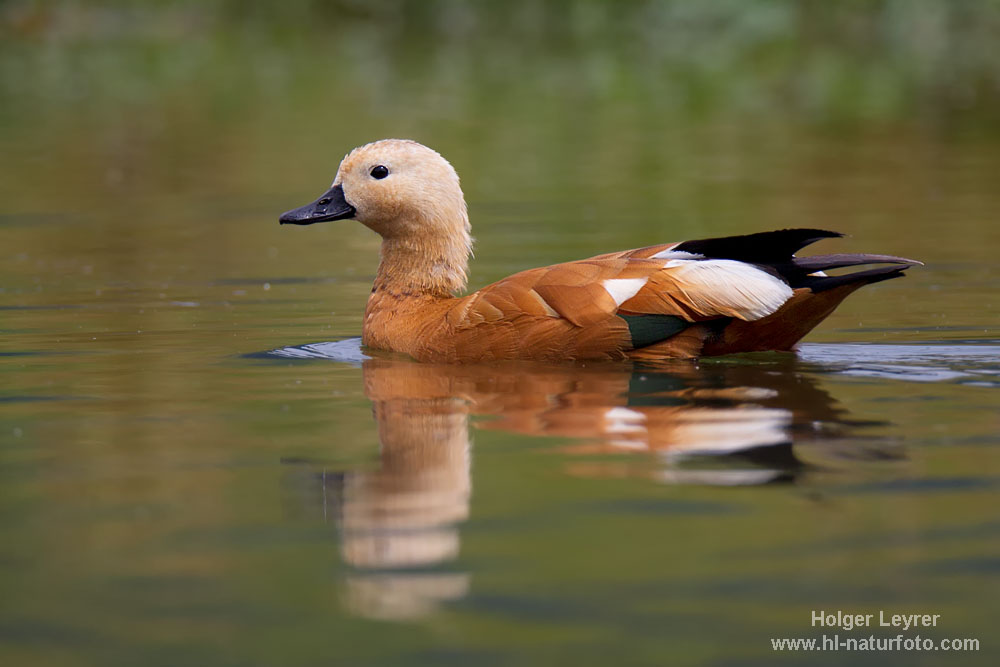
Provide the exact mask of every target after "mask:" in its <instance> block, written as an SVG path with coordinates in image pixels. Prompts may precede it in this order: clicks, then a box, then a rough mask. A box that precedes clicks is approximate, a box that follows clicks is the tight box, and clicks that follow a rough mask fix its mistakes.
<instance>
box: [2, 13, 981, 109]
mask: <svg viewBox="0 0 1000 667" xmlns="http://www.w3.org/2000/svg"><path fill="white" fill-rule="evenodd" d="M998 34H1000V2H998V1H997V0H850V1H844V2H828V1H827V0H801V1H785V0H714V1H712V2H690V1H688V0H628V1H624V2H601V1H598V0H582V1H576V2H571V1H568V0H505V1H484V2H476V3H471V2H464V1H462V0H431V1H422V0H420V1H411V0H385V1H383V2H368V1H366V0H334V1H332V2H323V1H320V0H284V1H283V2H280V3H274V2H269V1H266V0H245V1H243V0H173V1H167V0H159V1H156V0H154V1H146V2H133V1H129V0H104V1H101V0H86V1H85V0H48V1H46V0H6V1H0V118H2V117H4V116H11V115H17V114H29V115H34V114H38V113H45V112H46V111H48V110H50V109H52V108H58V109H62V108H64V107H65V105H72V106H73V107H74V109H75V110H76V111H77V112H78V113H80V114H86V113H89V112H96V113H104V112H106V111H107V110H108V108H109V107H114V106H121V105H125V106H129V105H137V104H138V105H155V104H160V103H162V102H163V101H165V100H169V99H171V98H176V97H177V96H184V95H185V91H186V90H189V89H191V87H194V88H196V89H198V90H199V91H200V94H201V95H205V94H206V93H207V95H208V97H207V98H204V99H198V100H192V101H191V104H194V105H195V106H198V107H199V108H205V109H211V110H212V113H216V114H219V113H225V112H226V109H229V110H230V111H235V108H234V107H238V106H239V105H240V104H242V103H245V102H246V101H247V100H248V99H253V98H260V99H273V98H274V97H276V96H281V97H285V98H287V97H288V96H295V97H296V98H298V99H303V98H304V97H308V96H309V90H310V89H322V88H324V87H326V86H331V85H341V86H344V87H345V88H344V91H343V93H344V99H345V101H350V102H351V103H353V104H358V103H360V104H364V105H365V106H366V108H367V109H368V110H370V111H371V112H373V113H380V112H382V113H384V112H385V111H386V108H392V106H393V105H394V104H397V103H402V102H405V103H406V104H407V105H408V106H409V107H410V112H411V113H417V114H420V113H429V114H431V115H434V116H444V117H448V118H451V119H460V118H463V117H465V116H466V115H468V114H472V115H475V113H477V112H478V111H480V110H483V109H495V108H496V106H497V105H499V106H500V107H502V108H504V109H517V110H520V111H521V112H530V111H532V110H534V111H535V112H539V113H543V114H544V113H546V112H549V113H556V114H557V115H558V114H560V113H565V111H566V109H567V108H569V109H572V108H573V107H579V106H581V105H583V106H587V105H615V104H620V103H621V101H622V100H628V101H630V102H631V103H634V104H640V105H643V106H646V107H649V108H651V109H653V110H655V111H656V112H657V113H663V114H671V115H674V116H680V117H684V116H692V117H697V118H705V117H718V116H722V117H739V118H746V117H748V116H750V117H755V118H762V119H772V120H773V119H783V118H796V119H804V120H807V121H817V122H834V123H853V122H869V121H879V122H881V121H904V122H917V123H927V124H934V125H945V126H947V125H949V124H952V123H953V122H954V121H955V120H956V119H960V120H961V121H962V122H963V123H964V122H965V121H968V120H970V119H974V120H977V121H979V122H978V123H977V125H981V126H984V127H989V126H991V125H992V122H991V121H992V116H993V115H994V114H995V111H996V110H997V108H998V106H1000V57H998V55H997V35H998ZM206 84H211V85H206ZM567 105H571V106H569V107H567ZM553 107H554V108H555V109H556V110H555V111H553Z"/></svg>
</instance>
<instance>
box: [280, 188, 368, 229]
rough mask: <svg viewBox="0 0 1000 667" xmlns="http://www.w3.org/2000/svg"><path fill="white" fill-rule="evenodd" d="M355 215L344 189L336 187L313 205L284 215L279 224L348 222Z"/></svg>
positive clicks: (301, 207) (307, 205)
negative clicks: (345, 196)
mask: <svg viewBox="0 0 1000 667" xmlns="http://www.w3.org/2000/svg"><path fill="white" fill-rule="evenodd" d="M355 213H356V211H355V210H354V207H353V206H351V205H350V204H348V203H347V200H346V199H345V198H344V189H343V188H342V187H341V186H340V185H336V186H334V187H332V188H330V190H328V191H327V192H325V193H324V194H323V196H322V197H320V198H319V199H317V200H316V201H314V202H312V203H311V204H306V205H305V206H300V207H299V208H296V209H292V210H291V211H285V212H284V213H282V214H281V216H280V217H279V218H278V224H279V225H312V224H315V223H317V222H328V221H330V220H346V219H348V218H353V217H354V214H355Z"/></svg>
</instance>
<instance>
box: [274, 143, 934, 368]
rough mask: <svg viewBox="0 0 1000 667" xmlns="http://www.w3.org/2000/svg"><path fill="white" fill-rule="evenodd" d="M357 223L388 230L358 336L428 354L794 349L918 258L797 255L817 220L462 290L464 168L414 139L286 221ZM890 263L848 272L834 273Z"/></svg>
mask: <svg viewBox="0 0 1000 667" xmlns="http://www.w3.org/2000/svg"><path fill="white" fill-rule="evenodd" d="M348 219H353V220H357V221H358V222H360V223H361V224H363V225H365V226H366V227H368V228H370V229H372V230H374V231H375V232H377V233H378V234H380V235H381V236H382V248H381V260H380V262H379V266H378V271H377V273H376V276H375V284H374V286H373V287H372V291H371V296H370V297H369V298H368V305H367V307H366V308H365V315H364V325H363V332H362V342H363V343H364V344H365V345H367V346H369V347H371V348H378V349H383V350H392V351H396V352H403V353H406V354H409V355H410V356H412V357H414V358H416V359H418V360H421V361H444V362H471V361H485V360H494V359H537V360H568V359H626V358H637V359H656V358H664V357H686V358H693V357H700V356H708V355H720V354H730V353H736V352H749V351H757V350H789V349H791V348H792V346H793V345H795V343H797V342H798V341H799V339H801V338H802V337H803V336H804V335H805V334H806V333H808V332H809V331H810V330H811V329H812V328H813V327H815V326H816V325H817V324H819V323H820V322H821V321H822V320H823V319H824V318H825V317H826V316H827V315H829V314H830V313H831V312H832V311H833V310H834V308H836V307H837V306H838V305H839V304H840V302H841V301H843V300H844V298H846V297H847V295H848V294H850V293H851V292H853V291H854V290H856V289H858V288H859V287H861V286H863V285H868V284H871V283H874V282H878V281H881V280H887V279H889V278H897V277H900V276H902V275H903V271H904V270H905V269H907V268H909V267H911V266H913V265H915V264H919V263H920V262H917V261H914V260H910V259H905V258H903V257H892V256H889V255H866V254H839V255H814V256H810V257H796V256H795V253H796V252H798V251H799V250H800V249H801V248H803V247H805V246H806V245H809V244H810V243H813V242H815V241H818V240H820V239H825V238H832V237H838V236H842V235H841V234H839V233H837V232H829V231H824V230H821V229H783V230H779V231H770V232H760V233H756V234H748V235H745V236H730V237H724V238H713V239H702V240H697V241H685V242H681V243H668V244H664V245H656V246H649V247H647V248H638V249H635V250H624V251H620V252H613V253H608V254H604V255H597V256H596V257H591V258H589V259H583V260H579V261H575V262H567V263H564V264H555V265H552V266H546V267H543V268H538V269H529V270H527V271H522V272H521V273H517V274H514V275H512V276H510V277H509V278H504V279H503V280H501V281H499V282H496V283H493V284H492V285H487V286H486V287H484V288H482V289H481V290H479V291H478V292H474V293H472V294H468V295H465V296H456V294H457V293H459V292H461V291H462V290H463V289H464V288H465V286H466V279H467V271H468V261H469V256H470V255H471V253H472V237H471V236H470V233H469V232H470V228H469V216H468V212H467V209H466V205H465V197H464V195H463V194H462V188H461V186H460V185H459V179H458V174H456V173H455V170H454V169H453V168H452V166H451V165H450V164H449V163H448V161H447V160H445V159H444V158H443V157H441V155H439V154H438V153H437V152H435V151H433V150H431V149H430V148H427V147H426V146H423V145H421V144H419V143H417V142H415V141H407V140H401V139H386V140H382V141H376V142H374V143H370V144H366V145H364V146H361V147H359V148H356V149H354V150H353V151H351V152H350V153H349V154H348V155H347V156H346V157H345V158H344V160H343V161H342V162H341V163H340V168H339V169H338V171H337V176H336V178H335V179H334V181H333V185H332V186H331V188H330V189H329V190H328V191H327V192H326V193H324V194H323V196H322V197H320V198H319V199H317V200H316V201H314V202H312V203H310V204H306V205H305V206H302V207H300V208H297V209H294V210H292V211H288V212H287V213H285V214H283V215H282V216H281V218H280V221H281V223H282V224H286V223H287V224H296V225H311V224H313V223H317V222H326V221H331V220H348ZM863 264H884V265H886V266H880V267H877V268H872V269H868V270H863V271H857V272H854V273H848V274H846V275H837V276H827V275H826V274H825V273H823V272H824V271H825V270H828V269H835V268H840V267H847V266H859V265H863Z"/></svg>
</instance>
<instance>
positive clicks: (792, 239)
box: [448, 229, 913, 356]
mask: <svg viewBox="0 0 1000 667" xmlns="http://www.w3.org/2000/svg"><path fill="white" fill-rule="evenodd" d="M834 236H839V234H837V233H835V232H826V231H823V230H815V229H800V230H781V231H777V232H764V233H761V234H751V235H748V236H743V237H726V238H720V239H705V240H699V241H687V242H683V243H676V244H665V245H659V246H649V247H646V248H637V249H634V250H626V251H621V252H617V253H609V254H605V255H598V256H596V257H591V258H589V259H585V260H580V261H576V262H568V263H565V264H556V265H553V266H549V267H544V268H539V269H532V270H529V271H524V272H522V273H518V274H515V275H513V276H510V277H509V278H505V279H503V280H501V281H499V282H497V283H494V284H492V285H489V286H487V287H485V288H483V289H482V290H480V291H479V292H476V293H475V294H472V295H469V296H468V297H466V298H464V299H461V300H459V302H458V303H456V305H455V307H454V308H452V309H451V311H450V312H449V314H448V320H449V324H451V325H452V327H454V329H453V330H460V331H462V330H464V331H468V330H470V329H478V330H479V333H480V334H482V335H487V331H486V329H488V328H489V327H481V326H480V325H483V324H489V323H494V324H506V325H509V326H511V327H513V331H514V332H515V333H516V334H517V335H519V336H520V344H521V345H523V346H525V348H526V349H528V350H529V351H530V349H532V348H531V346H536V347H542V348H544V349H546V350H551V351H552V354H553V355H557V354H562V355H563V356H568V355H573V356H582V354H581V350H582V352H587V351H588V350H589V349H590V348H589V346H598V347H599V346H606V347H608V348H609V349H611V348H613V349H614V350H616V351H617V352H619V353H621V352H630V351H632V350H635V349H638V348H646V347H650V346H656V345H660V347H659V348H658V349H657V350H656V353H657V354H663V353H666V354H670V355H681V356H692V355H696V354H698V353H699V352H700V350H701V347H702V344H703V342H704V340H705V338H706V337H707V336H708V334H709V333H712V332H713V330H712V328H711V326H703V323H718V322H721V323H723V324H725V323H727V322H730V321H740V322H756V321H758V320H762V319H764V318H768V317H769V316H772V315H774V314H775V313H777V312H778V311H779V310H780V309H781V308H782V306H783V305H785V304H786V303H787V302H789V300H791V299H792V297H793V295H795V293H796V289H797V288H801V289H808V290H810V291H813V290H815V291H820V288H821V287H823V286H824V281H834V282H837V284H840V282H838V281H843V279H844V277H842V276H838V277H835V278H826V277H820V276H816V275H814V274H815V272H817V271H822V270H823V269H826V268H833V267H839V266H853V265H857V264H870V263H879V262H890V263H893V264H894V265H893V266H891V267H888V268H884V269H874V270H873V271H874V272H875V273H877V274H878V276H879V279H885V278H887V277H894V276H895V275H899V273H900V272H901V271H902V270H903V269H905V268H907V267H908V266H910V265H912V264H913V262H912V261H910V260H904V259H902V258H898V257H889V256H883V255H824V256H816V257H808V258H802V259H797V258H795V257H794V255H793V253H794V252H795V251H797V250H798V249H800V248H801V247H803V246H805V245H807V244H808V243H811V242H813V241H817V240H819V239H822V238H829V237H834ZM865 273H868V272H865ZM854 275H860V274H854ZM875 277H876V276H872V278H875ZM870 281H871V280H870V279H869V282H870ZM831 286H835V285H831ZM712 326H715V324H712ZM715 333H717V331H715ZM498 335H499V334H498ZM581 336H582V337H584V338H585V339H586V341H587V345H586V346H584V347H581V344H580V342H579V341H578V340H577V339H578V338H580V337H581ZM561 338H564V339H565V340H566V344H567V345H570V344H571V343H572V348H573V351H572V352H570V351H568V350H567V351H563V352H557V350H558V349H559V348H560V339H561ZM571 339H572V340H571ZM574 341H575V342H574ZM667 341H669V349H665V348H663V346H662V344H663V343H665V342H667ZM675 348H676V349H675Z"/></svg>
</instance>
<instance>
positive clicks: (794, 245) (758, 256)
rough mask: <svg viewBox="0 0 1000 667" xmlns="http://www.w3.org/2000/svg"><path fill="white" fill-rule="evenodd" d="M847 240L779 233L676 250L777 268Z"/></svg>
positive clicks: (807, 232)
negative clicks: (812, 249)
mask: <svg viewBox="0 0 1000 667" xmlns="http://www.w3.org/2000/svg"><path fill="white" fill-rule="evenodd" d="M841 236H843V234H841V233H840V232H831V231H827V230H825V229H779V230H777V231H773V232H758V233H756V234H745V235H743V236H724V237H721V238H717V239H699V240H696V241H685V242H684V243H681V244H679V245H677V246H676V247H674V248H672V250H674V251H683V252H690V253H693V254H695V255H704V256H705V257H709V258H712V259H735V260H738V261H741V262H750V263H752V264H774V263H776V262H783V261H787V260H788V259H789V258H790V257H791V256H792V255H794V254H795V253H796V252H798V251H799V250H801V249H802V248H804V247H806V246H807V245H809V244H810V243H815V242H816V241H820V240H822V239H832V238H838V237H841Z"/></svg>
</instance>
